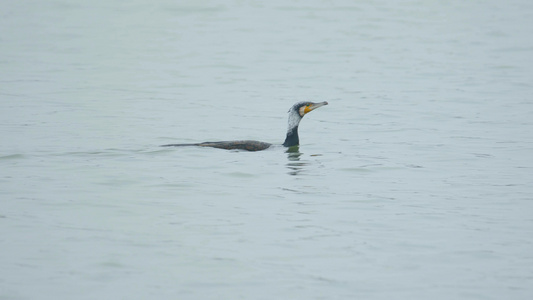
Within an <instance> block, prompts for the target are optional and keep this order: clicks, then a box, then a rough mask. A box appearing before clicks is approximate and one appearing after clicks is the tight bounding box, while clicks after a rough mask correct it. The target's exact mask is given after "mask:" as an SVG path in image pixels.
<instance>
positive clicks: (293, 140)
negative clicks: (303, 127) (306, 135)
mask: <svg viewBox="0 0 533 300" xmlns="http://www.w3.org/2000/svg"><path fill="white" fill-rule="evenodd" d="M299 143H300V139H299V138H298V125H296V127H293V128H289V130H287V137H286V138H285V142H284V143H283V146H285V147H292V146H297V145H298V144H299Z"/></svg>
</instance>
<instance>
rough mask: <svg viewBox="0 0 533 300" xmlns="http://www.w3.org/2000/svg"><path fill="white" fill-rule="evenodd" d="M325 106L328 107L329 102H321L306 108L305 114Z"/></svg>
mask: <svg viewBox="0 0 533 300" xmlns="http://www.w3.org/2000/svg"><path fill="white" fill-rule="evenodd" d="M324 105H328V102H327V101H324V102H320V103H313V104H311V105H309V106H306V107H305V110H304V114H307V113H308V112H311V111H313V110H315V109H317V108H319V107H322V106H324Z"/></svg>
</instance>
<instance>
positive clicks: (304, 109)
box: [162, 101, 328, 151]
mask: <svg viewBox="0 0 533 300" xmlns="http://www.w3.org/2000/svg"><path fill="white" fill-rule="evenodd" d="M327 104H328V103H327V102H326V101H324V102H320V103H313V102H298V103H296V104H294V105H293V106H292V107H291V109H289V122H288V123H289V124H288V125H289V126H288V129H287V136H286V138H285V142H284V143H283V146H285V147H292V146H297V145H298V144H299V143H300V139H299V137H298V125H299V124H300V121H301V120H302V118H303V116H305V115H306V114H307V113H309V112H311V111H313V110H315V109H317V108H319V107H321V106H324V105H327ZM171 146H176V147H179V146H198V147H213V148H219V149H226V150H234V149H239V150H247V151H261V150H265V149H267V148H269V147H270V146H272V144H269V143H264V142H259V141H250V140H245V141H221V142H203V143H196V144H169V145H162V147H171Z"/></svg>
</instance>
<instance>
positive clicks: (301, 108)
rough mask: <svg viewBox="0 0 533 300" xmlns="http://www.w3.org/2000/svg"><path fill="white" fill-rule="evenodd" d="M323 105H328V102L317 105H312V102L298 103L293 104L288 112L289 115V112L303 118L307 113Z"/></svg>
mask: <svg viewBox="0 0 533 300" xmlns="http://www.w3.org/2000/svg"><path fill="white" fill-rule="evenodd" d="M324 105H328V102H327V101H324V102H319V103H313V102H298V103H296V104H294V105H293V106H292V107H291V109H290V110H289V113H290V112H295V113H297V114H298V115H299V116H300V118H303V116H305V115H306V114H307V113H309V112H311V111H313V110H315V109H317V108H319V107H322V106H324Z"/></svg>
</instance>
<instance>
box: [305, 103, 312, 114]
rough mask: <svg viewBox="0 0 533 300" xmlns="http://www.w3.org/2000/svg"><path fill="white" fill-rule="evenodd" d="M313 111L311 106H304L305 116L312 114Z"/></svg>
mask: <svg viewBox="0 0 533 300" xmlns="http://www.w3.org/2000/svg"><path fill="white" fill-rule="evenodd" d="M311 110H312V109H311V105H306V106H304V114H306V113H308V112H310V111H311Z"/></svg>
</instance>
